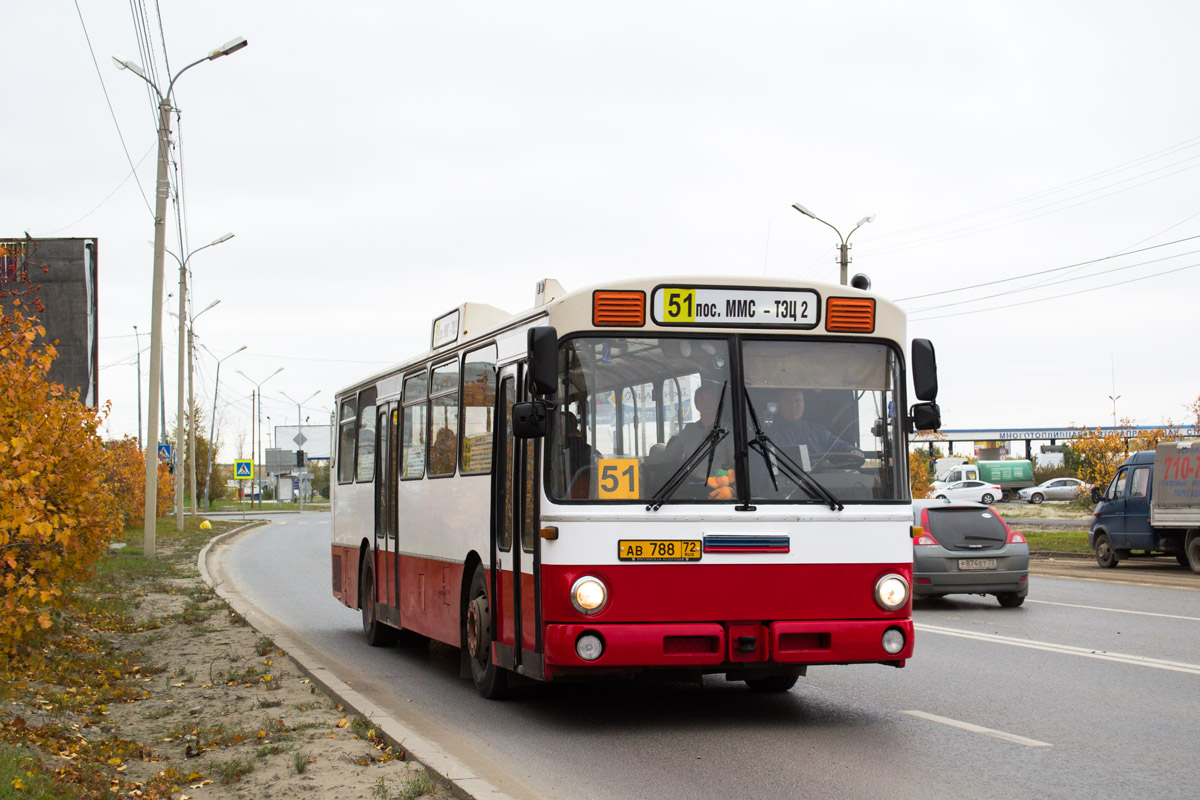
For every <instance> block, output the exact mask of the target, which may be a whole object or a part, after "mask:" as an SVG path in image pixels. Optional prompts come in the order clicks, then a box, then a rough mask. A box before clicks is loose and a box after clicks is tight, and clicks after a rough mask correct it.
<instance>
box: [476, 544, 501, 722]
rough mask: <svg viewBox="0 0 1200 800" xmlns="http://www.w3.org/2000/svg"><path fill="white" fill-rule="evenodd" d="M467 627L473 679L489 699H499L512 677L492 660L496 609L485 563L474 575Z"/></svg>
mask: <svg viewBox="0 0 1200 800" xmlns="http://www.w3.org/2000/svg"><path fill="white" fill-rule="evenodd" d="M466 627H467V631H466V633H467V636H466V639H467V655H468V656H469V657H470V661H471V680H473V681H474V682H475V688H476V689H478V690H479V694H481V695H482V696H484V697H486V698H488V699H489V700H499V699H500V698H502V697H504V695H505V694H507V693H508V676H507V675H506V674H505V672H504V670H503V669H502V668H500V667H498V666H496V664H494V663H492V611H491V604H490V603H489V602H488V596H487V573H486V572H485V571H484V569H483V565H482V564H479V565H477V566H476V567H475V574H474V575H472V576H471V589H470V591H468V592H467V613H466Z"/></svg>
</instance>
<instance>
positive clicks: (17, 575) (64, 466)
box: [0, 293, 121, 654]
mask: <svg viewBox="0 0 1200 800" xmlns="http://www.w3.org/2000/svg"><path fill="white" fill-rule="evenodd" d="M27 311H28V306H26V305H24V304H23V302H22V300H21V299H20V298H19V297H14V296H13V293H9V294H8V296H7V297H5V305H4V312H5V313H4V314H3V316H2V317H0V654H11V653H14V652H17V651H18V650H20V649H21V646H22V644H23V643H24V642H27V641H28V639H29V637H30V634H31V633H32V632H34V631H35V630H36V629H38V628H48V627H50V626H51V625H52V624H53V623H52V616H51V612H53V610H54V609H55V608H57V607H59V606H61V605H62V603H63V593H64V590H66V589H68V588H69V587H70V585H71V584H72V583H74V582H77V581H80V580H82V579H85V578H86V577H88V576H89V575H91V573H92V570H93V568H94V566H95V564H96V562H97V561H98V560H99V559H100V557H101V555H102V554H103V553H104V552H105V550H106V549H107V547H108V543H109V541H110V540H111V539H112V538H113V536H114V535H116V534H117V533H119V532H120V531H121V515H120V513H119V510H118V504H117V501H116V499H115V497H114V494H113V492H112V491H111V490H109V489H108V487H106V486H105V484H104V480H105V475H106V473H107V471H108V454H107V452H106V451H105V449H104V446H103V442H102V441H101V439H100V436H99V435H98V433H97V429H98V428H99V426H100V423H101V422H102V421H103V419H104V416H105V414H106V413H107V409H106V410H105V411H103V412H101V411H97V410H95V409H90V408H88V407H86V406H84V405H83V404H82V403H81V402H80V401H79V394H78V392H70V393H68V392H67V391H66V390H65V389H64V388H63V387H62V385H61V384H56V383H52V382H50V381H49V380H48V378H47V374H48V372H49V369H50V363H51V361H52V360H53V359H54V356H55V349H54V347H53V346H52V345H49V344H43V343H42V342H40V341H39V339H40V337H42V336H44V335H45V329H44V328H42V327H40V326H39V325H38V324H37V320H36V318H35V317H30V316H26V312H27Z"/></svg>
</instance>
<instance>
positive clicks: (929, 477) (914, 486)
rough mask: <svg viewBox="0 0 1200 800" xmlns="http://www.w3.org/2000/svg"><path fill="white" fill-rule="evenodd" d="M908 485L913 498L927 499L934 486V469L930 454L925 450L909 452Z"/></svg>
mask: <svg viewBox="0 0 1200 800" xmlns="http://www.w3.org/2000/svg"><path fill="white" fill-rule="evenodd" d="M908 485H909V487H910V488H911V490H912V496H913V497H917V498H920V497H925V496H927V495H928V494H929V490H930V488H932V486H933V468H932V466H930V463H929V454H928V453H926V452H925V451H923V450H909V451H908Z"/></svg>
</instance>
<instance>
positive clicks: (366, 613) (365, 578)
mask: <svg viewBox="0 0 1200 800" xmlns="http://www.w3.org/2000/svg"><path fill="white" fill-rule="evenodd" d="M358 591H359V593H360V594H359V598H358V605H359V607H360V608H361V609H362V625H363V633H364V634H365V635H366V637H367V644H369V645H371V647H388V646H390V645H392V644H394V643H395V642H396V629H395V628H390V627H388V626H387V625H384V624H383V623H382V622H380V621H379V617H378V616H377V615H376V610H375V567H374V566H373V565H372V564H371V555H370V553H367V557H366V558H365V559H364V560H363V565H362V574H361V575H360V576H359V582H358Z"/></svg>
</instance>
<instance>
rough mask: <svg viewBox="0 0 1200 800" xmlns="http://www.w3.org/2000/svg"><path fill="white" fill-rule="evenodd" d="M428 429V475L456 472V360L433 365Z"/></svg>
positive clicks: (437, 475)
mask: <svg viewBox="0 0 1200 800" xmlns="http://www.w3.org/2000/svg"><path fill="white" fill-rule="evenodd" d="M429 430H430V434H429V438H430V442H429V477H431V478H434V477H440V476H448V475H453V474H454V467H455V466H456V464H457V462H458V361H457V360H455V361H451V362H450V363H448V364H442V365H441V366H438V367H434V368H433V379H432V381H431V385H430V387H429Z"/></svg>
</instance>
